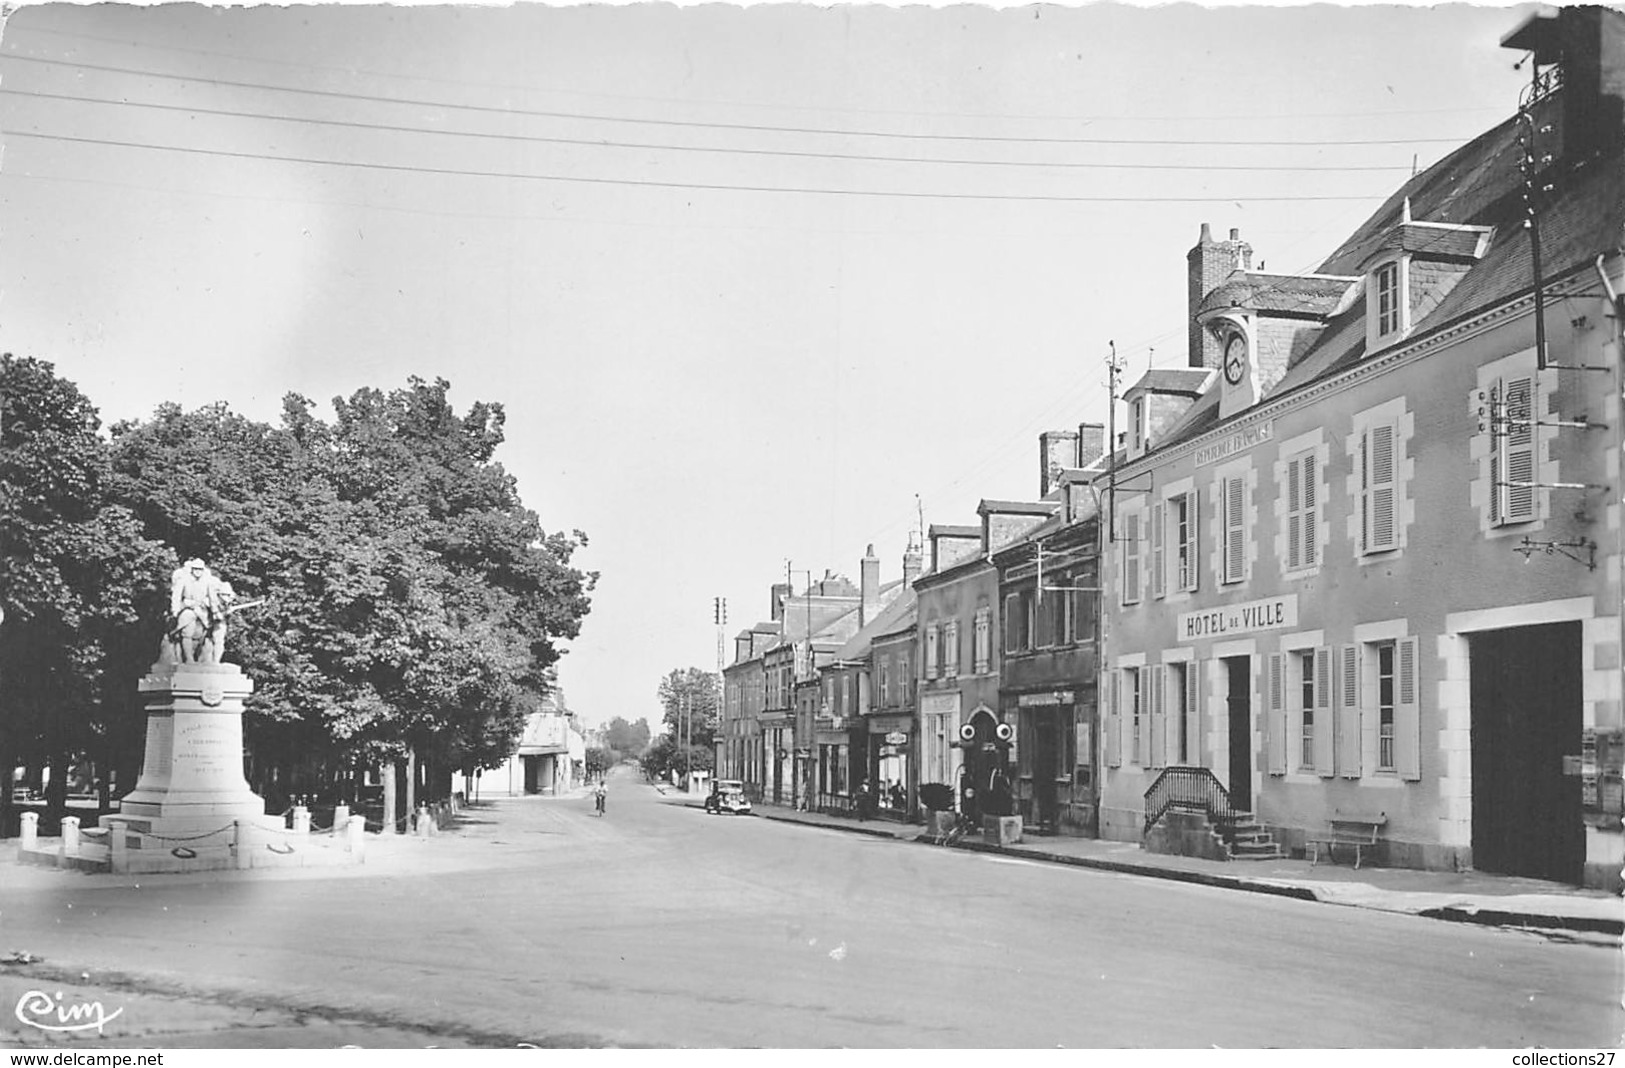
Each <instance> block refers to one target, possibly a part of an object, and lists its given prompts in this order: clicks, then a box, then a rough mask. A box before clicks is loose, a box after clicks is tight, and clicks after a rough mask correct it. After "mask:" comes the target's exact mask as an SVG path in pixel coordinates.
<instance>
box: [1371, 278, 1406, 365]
mask: <svg viewBox="0 0 1625 1068" xmlns="http://www.w3.org/2000/svg"><path fill="white" fill-rule="evenodd" d="M1406 266H1407V265H1406V262H1405V258H1404V257H1400V258H1398V259H1392V260H1388V261H1386V262H1384V263H1379V264H1377V265H1376V266H1375V267H1373V268H1372V269H1371V274H1370V275H1369V276H1368V281H1367V284H1366V285H1367V288H1366V348H1367V349H1377V348H1381V347H1382V346H1384V345H1387V344H1389V343H1390V342H1394V341H1398V340H1399V339H1400V338H1402V337H1404V336H1405V334H1406V333H1407V332H1408V331H1409V329H1410V319H1411V316H1410V307H1409V305H1408V303H1407V293H1406V275H1407V273H1408V272H1407V271H1406Z"/></svg>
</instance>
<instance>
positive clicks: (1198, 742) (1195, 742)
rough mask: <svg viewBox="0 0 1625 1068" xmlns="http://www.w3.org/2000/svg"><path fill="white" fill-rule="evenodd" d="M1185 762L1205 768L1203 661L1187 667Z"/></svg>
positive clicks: (1192, 662) (1191, 663)
mask: <svg viewBox="0 0 1625 1068" xmlns="http://www.w3.org/2000/svg"><path fill="white" fill-rule="evenodd" d="M1185 762H1186V763H1187V764H1190V765H1191V766H1193V767H1198V768H1200V767H1203V766H1204V764H1203V761H1202V661H1200V660H1192V661H1191V662H1190V663H1188V664H1186V665H1185Z"/></svg>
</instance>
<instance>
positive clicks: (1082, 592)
mask: <svg viewBox="0 0 1625 1068" xmlns="http://www.w3.org/2000/svg"><path fill="white" fill-rule="evenodd" d="M1074 578H1075V581H1074V582H1072V583H1071V585H1075V586H1079V587H1081V588H1080V589H1077V590H1074V591H1073V592H1072V638H1073V640H1074V641H1080V642H1091V641H1094V640H1095V630H1096V626H1097V624H1098V622H1099V620H1098V619H1097V618H1096V606H1097V605H1099V604H1100V602H1099V601H1098V600H1096V598H1098V597H1099V596H1100V594H1099V593H1097V592H1095V588H1096V587H1097V586H1099V585H1100V566H1099V564H1098V562H1096V561H1095V560H1085V561H1084V563H1083V567H1082V568H1080V569H1079V570H1078V571H1077V572H1075V573H1074Z"/></svg>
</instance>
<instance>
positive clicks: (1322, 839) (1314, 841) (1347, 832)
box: [1305, 812, 1388, 868]
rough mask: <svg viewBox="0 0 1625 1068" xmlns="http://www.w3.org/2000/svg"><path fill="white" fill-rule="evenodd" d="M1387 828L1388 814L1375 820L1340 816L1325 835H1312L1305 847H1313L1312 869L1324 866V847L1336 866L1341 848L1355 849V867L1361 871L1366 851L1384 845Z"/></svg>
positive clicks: (1332, 822)
mask: <svg viewBox="0 0 1625 1068" xmlns="http://www.w3.org/2000/svg"><path fill="white" fill-rule="evenodd" d="M1387 824H1388V815H1387V813H1384V812H1379V813H1377V814H1376V815H1375V816H1345V815H1343V814H1342V813H1340V812H1339V813H1336V814H1335V815H1333V816H1332V818H1331V819H1329V820H1327V821H1326V831H1325V832H1324V833H1322V834H1318V835H1311V836H1310V837H1309V838H1308V839H1307V841H1306V843H1305V844H1306V845H1307V846H1308V847H1309V864H1310V866H1311V867H1313V866H1314V865H1316V864H1318V863H1320V851H1321V848H1322V847H1324V848H1325V850H1326V853H1327V855H1328V856H1329V857H1330V858H1331V861H1332V863H1334V864H1335V863H1336V862H1337V852H1336V850H1337V847H1338V846H1353V847H1354V866H1355V867H1356V868H1358V867H1359V866H1360V861H1361V860H1362V859H1363V854H1364V851H1365V850H1367V849H1371V848H1374V847H1375V846H1377V845H1379V844H1380V843H1381V841H1382V829H1383V828H1384V827H1385V826H1387Z"/></svg>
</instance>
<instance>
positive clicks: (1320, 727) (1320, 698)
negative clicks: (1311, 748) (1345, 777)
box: [1314, 646, 1337, 778]
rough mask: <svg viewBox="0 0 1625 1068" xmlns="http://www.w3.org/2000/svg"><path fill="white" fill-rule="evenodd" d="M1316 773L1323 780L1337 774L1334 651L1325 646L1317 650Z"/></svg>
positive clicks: (1315, 709)
mask: <svg viewBox="0 0 1625 1068" xmlns="http://www.w3.org/2000/svg"><path fill="white" fill-rule="evenodd" d="M1314 724H1315V771H1316V772H1317V773H1319V775H1320V776H1321V778H1330V777H1331V776H1332V775H1334V774H1336V771H1337V769H1336V766H1335V764H1334V763H1333V760H1334V752H1335V749H1336V745H1335V741H1334V732H1335V730H1336V728H1335V726H1334V723H1333V720H1332V650H1331V647H1330V646H1323V647H1321V648H1319V649H1316V650H1315V708H1314Z"/></svg>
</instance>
